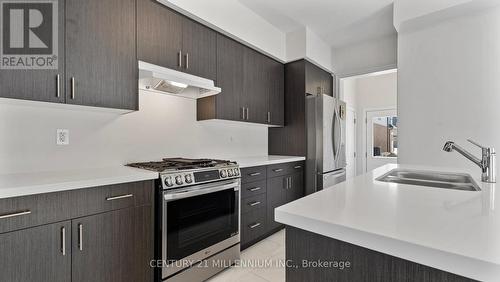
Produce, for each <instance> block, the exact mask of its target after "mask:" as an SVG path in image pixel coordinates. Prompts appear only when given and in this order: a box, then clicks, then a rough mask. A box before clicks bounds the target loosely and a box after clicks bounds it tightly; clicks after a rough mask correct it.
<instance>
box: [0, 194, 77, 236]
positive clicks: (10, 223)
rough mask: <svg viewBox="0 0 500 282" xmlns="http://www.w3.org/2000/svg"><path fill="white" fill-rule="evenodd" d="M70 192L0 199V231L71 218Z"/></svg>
mask: <svg viewBox="0 0 500 282" xmlns="http://www.w3.org/2000/svg"><path fill="white" fill-rule="evenodd" d="M71 199H72V197H71V192H69V191H64V192H57V193H46V194H39V195H30V196H23V197H15V198H6V199H0V233H4V232H9V231H14V230H19V229H23V228H28V227H32V226H37V225H43V224H48V223H51V222H57V221H63V220H67V219H70V218H71V214H72V209H73V206H72V201H71Z"/></svg>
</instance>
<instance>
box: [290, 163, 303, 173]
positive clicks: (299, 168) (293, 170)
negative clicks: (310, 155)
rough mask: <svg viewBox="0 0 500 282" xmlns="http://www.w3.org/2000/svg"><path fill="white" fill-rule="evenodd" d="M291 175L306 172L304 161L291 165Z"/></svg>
mask: <svg viewBox="0 0 500 282" xmlns="http://www.w3.org/2000/svg"><path fill="white" fill-rule="evenodd" d="M290 170H291V173H296V172H301V171H304V161H300V162H294V163H290Z"/></svg>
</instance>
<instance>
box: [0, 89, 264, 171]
mask: <svg viewBox="0 0 500 282" xmlns="http://www.w3.org/2000/svg"><path fill="white" fill-rule="evenodd" d="M58 128H66V129H69V130H70V145H68V146H57V145H55V143H56V141H55V137H56V129H58ZM0 132H2V135H1V137H0V173H9V172H22V171H37V170H41V171H47V170H59V169H72V168H85V167H96V166H97V167H103V166H108V165H121V164H124V163H127V162H132V161H140V160H145V161H146V160H154V159H158V158H162V157H177V156H182V157H209V158H230V157H234V156H252V155H266V154H267V128H265V127H262V126H256V125H245V124H232V123H221V122H220V121H219V122H213V121H211V122H197V121H196V101H195V100H189V99H184V98H178V97H172V96H167V95H162V94H151V93H148V92H141V94H140V111H138V112H133V113H130V114H126V115H116V114H110V113H96V112H89V111H74V110H69V109H53V108H47V107H42V106H41V105H40V104H39V103H35V104H34V106H12V105H5V104H0Z"/></svg>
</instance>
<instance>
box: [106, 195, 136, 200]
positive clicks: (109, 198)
mask: <svg viewBox="0 0 500 282" xmlns="http://www.w3.org/2000/svg"><path fill="white" fill-rule="evenodd" d="M133 196H134V194H126V195H120V196H115V197H107V198H106V201H114V200H119V199H125V198H130V197H133Z"/></svg>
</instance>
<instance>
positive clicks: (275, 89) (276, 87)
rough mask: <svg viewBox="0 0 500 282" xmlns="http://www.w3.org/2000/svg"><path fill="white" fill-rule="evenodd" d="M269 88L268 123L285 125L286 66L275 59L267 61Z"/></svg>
mask: <svg viewBox="0 0 500 282" xmlns="http://www.w3.org/2000/svg"><path fill="white" fill-rule="evenodd" d="M266 61H267V62H266V64H267V67H266V70H267V80H268V83H269V87H268V88H267V89H268V91H269V95H268V98H269V114H268V116H267V123H269V124H271V125H278V126H284V125H285V66H284V65H283V64H282V63H280V62H277V61H275V60H273V59H270V58H267V60H266Z"/></svg>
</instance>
